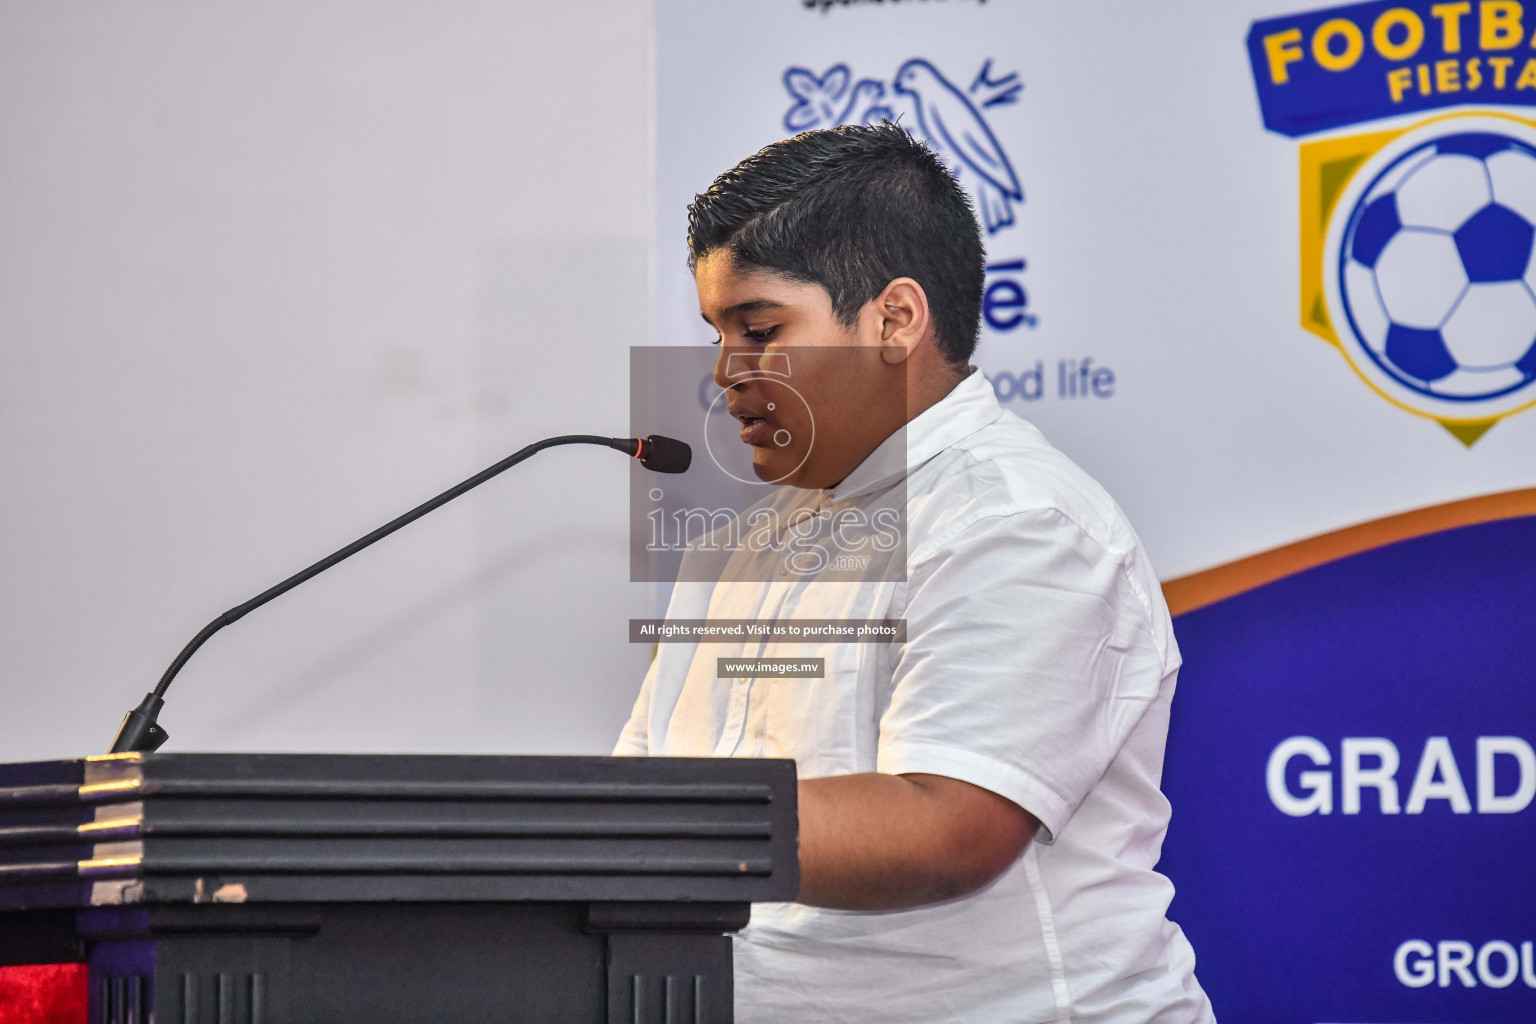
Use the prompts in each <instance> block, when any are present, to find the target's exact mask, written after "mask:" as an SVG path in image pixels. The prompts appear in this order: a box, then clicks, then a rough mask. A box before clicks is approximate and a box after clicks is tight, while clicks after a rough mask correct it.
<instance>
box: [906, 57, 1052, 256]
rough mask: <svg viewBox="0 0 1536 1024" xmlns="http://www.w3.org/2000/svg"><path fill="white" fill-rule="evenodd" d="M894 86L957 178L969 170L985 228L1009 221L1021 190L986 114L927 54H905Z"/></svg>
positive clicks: (1021, 196)
mask: <svg viewBox="0 0 1536 1024" xmlns="http://www.w3.org/2000/svg"><path fill="white" fill-rule="evenodd" d="M894 84H895V88H896V91H897V92H899V93H902V94H904V95H907V96H910V97H912V101H913V104H914V105H915V106H916V108H917V122H918V127H919V128H920V129H921V130H922V133H923V135H924V137H925V138H926V140H927V142H928V144H929V145H931V146H933V148H934V149H935V150H937V151H938V153H939V156H940V157H942V158H943V159H944V160H945V161H946V162H948V163H949V164H950V166H951V169H952V170H953V171H954V172H955V176H956V177H957V178H959V177H963V175H964V173H965V172H969V173H970V174H971V175H972V176H974V177H975V178H976V179H977V180H976V182H975V189H976V199H977V202H978V204H979V205H980V206H981V215H982V220H983V222H984V223H985V224H986V226H987V232H988V233H989V234H992V233H995V232H997V231H998V230H999V229H1001V228H1005V227H1007V226H1008V225H1010V224H1012V223H1013V204H1014V203H1022V202H1023V201H1024V190H1023V189H1022V188H1020V187H1019V179H1018V176H1017V175H1015V174H1014V173H1013V165H1012V164H1010V163H1009V162H1008V157H1007V155H1006V154H1005V153H1004V152H1003V147H1002V146H1000V145H998V143H997V139H996V138H995V137H993V135H992V129H991V128H989V127H987V122H986V120H985V119H984V118H983V117H982V116H981V114H980V112H979V111H977V109H976V107H975V105H974V104H972V103H971V101H970V99H969V98H968V97H967V96H966V95H965V93H963V92H961V91H960V90H959V89H957V88H955V87H954V86H953V85H951V84H950V83H949V81H948V80H947V79H945V77H944V76H943V75H941V74H939V71H938V69H937V68H935V67H934V66H933V65H932V64H930V63H928V62H927V61H925V60H909V61H907V62H906V63H905V64H903V65H902V66H901V68H900V70H898V71H897V72H896V79H895V83H894Z"/></svg>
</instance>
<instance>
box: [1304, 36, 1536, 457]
mask: <svg viewBox="0 0 1536 1024" xmlns="http://www.w3.org/2000/svg"><path fill="white" fill-rule="evenodd" d="M1533 45H1536V44H1533ZM1465 113H1466V112H1465V111H1457V112H1455V113H1449V114H1442V115H1440V116H1437V117H1430V118H1426V119H1424V120H1422V121H1418V122H1415V123H1413V124H1409V125H1405V126H1404V127H1402V128H1397V129H1393V130H1390V131H1381V132H1368V133H1366V134H1363V135H1346V136H1342V137H1336V138H1327V139H1320V140H1318V141H1315V142H1304V143H1302V144H1301V146H1300V149H1299V151H1298V157H1299V163H1300V166H1299V177H1300V182H1301V197H1300V198H1301V209H1300V220H1301V246H1300V255H1301V275H1300V282H1301V296H1300V298H1301V309H1300V312H1301V326H1302V327H1304V328H1305V329H1307V330H1308V331H1310V332H1312V333H1313V334H1315V335H1317V336H1318V337H1319V338H1322V339H1323V340H1324V341H1326V342H1328V344H1330V345H1332V346H1333V347H1334V348H1337V349H1338V350H1339V351H1340V353H1341V354H1343V352H1344V342H1343V340H1342V339H1341V338H1340V337H1339V333H1338V330H1337V329H1336V328H1335V327H1334V324H1333V319H1332V317H1331V316H1329V313H1328V296H1327V290H1326V286H1325V284H1324V275H1325V274H1326V273H1327V269H1328V268H1327V267H1326V265H1325V264H1326V262H1327V261H1326V259H1325V254H1324V249H1325V247H1326V244H1327V238H1328V228H1329V225H1330V224H1331V223H1332V221H1333V216H1334V211H1335V209H1336V208H1337V206H1338V204H1339V199H1340V198H1341V197H1342V196H1343V194H1344V191H1345V189H1346V188H1347V187H1348V186H1349V183H1350V181H1351V180H1352V179H1353V178H1354V176H1355V173H1356V172H1357V171H1358V170H1359V169H1360V167H1361V166H1362V165H1363V164H1365V162H1366V161H1368V160H1369V159H1370V158H1371V157H1372V156H1374V155H1375V154H1377V153H1378V152H1380V151H1381V150H1382V149H1383V148H1384V147H1386V146H1387V145H1388V144H1390V143H1391V142H1392V141H1393V140H1394V139H1397V138H1400V137H1401V136H1403V135H1406V134H1407V133H1408V132H1410V131H1414V130H1416V129H1418V128H1420V127H1422V126H1424V125H1426V124H1430V123H1432V122H1435V121H1443V120H1449V119H1452V118H1456V117H1462V116H1465ZM1498 116H1501V117H1505V118H1508V119H1509V120H1512V121H1519V122H1521V123H1523V124H1527V125H1530V126H1532V127H1536V121H1532V120H1528V119H1526V118H1517V117H1511V116H1510V115H1509V114H1507V113H1505V112H1503V111H1500V112H1498ZM1350 366H1351V368H1352V369H1353V368H1354V364H1353V362H1351V363H1350ZM1356 373H1357V374H1358V375H1359V376H1360V377H1361V379H1362V380H1364V381H1365V383H1366V384H1368V385H1369V386H1370V388H1371V390H1373V391H1375V392H1376V393H1377V394H1378V395H1380V396H1381V397H1382V398H1385V399H1386V400H1387V401H1389V402H1391V403H1392V404H1393V405H1395V406H1397V407H1398V408H1400V409H1403V410H1404V411H1406V412H1411V413H1413V414H1414V415H1417V416H1424V415H1426V414H1425V413H1423V412H1421V411H1419V410H1417V409H1414V408H1412V407H1411V406H1408V405H1405V404H1403V403H1402V402H1400V401H1398V400H1397V399H1395V398H1393V397H1392V396H1391V395H1389V394H1387V393H1385V392H1384V391H1382V390H1381V388H1380V387H1378V386H1377V385H1376V384H1375V383H1373V382H1372V381H1371V380H1370V379H1369V378H1367V377H1365V376H1364V375H1363V374H1360V373H1359V370H1358V369H1356ZM1514 411H1519V410H1514ZM1511 414H1512V413H1505V414H1504V415H1511ZM1429 418H1431V419H1434V420H1435V422H1437V423H1439V424H1440V425H1441V426H1442V427H1444V428H1445V429H1446V430H1447V431H1449V432H1450V434H1451V435H1452V436H1453V437H1455V438H1456V439H1457V440H1458V441H1460V442H1461V443H1462V444H1464V445H1466V446H1467V447H1468V448H1470V447H1472V445H1473V444H1475V443H1476V442H1477V440H1478V439H1479V438H1481V437H1482V436H1483V435H1484V434H1486V433H1487V432H1488V431H1489V430H1490V429H1492V428H1493V425H1494V424H1495V423H1497V422H1498V421H1499V420H1500V419H1502V418H1503V416H1494V417H1491V418H1490V417H1485V418H1482V419H1471V420H1455V419H1442V418H1440V417H1434V416H1432V417H1429Z"/></svg>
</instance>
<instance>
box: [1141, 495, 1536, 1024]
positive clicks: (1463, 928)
mask: <svg viewBox="0 0 1536 1024" xmlns="http://www.w3.org/2000/svg"><path fill="white" fill-rule="evenodd" d="M1533 623H1536V517H1527V518H1523V519H1515V520H1508V521H1504V522H1494V523H1485V524H1482V525H1476V526H1467V527H1463V528H1460V529H1454V530H1448V531H1445V532H1442V533H1437V534H1431V535H1429V536H1425V537H1419V538H1416V539H1414V540H1408V541H1402V542H1399V543H1397V544H1393V545H1390V546H1388V547H1383V548H1378V549H1376V550H1371V551H1366V552H1363V553H1361V554H1357V555H1354V556H1351V557H1349V558H1345V559H1342V560H1340V561H1336V562H1333V563H1330V564H1326V565H1321V566H1318V567H1317V568H1314V569H1311V570H1308V571H1306V572H1302V573H1299V574H1297V575H1294V576H1291V577H1288V578H1285V579H1281V580H1278V581H1276V582H1273V583H1270V584H1267V585H1265V586H1261V587H1258V588H1256V589H1254V590H1250V591H1248V592H1246V593H1242V594H1239V595H1237V596H1235V597H1231V598H1228V599H1227V600H1224V601H1220V602H1218V603H1216V604H1213V605H1210V606H1208V607H1205V608H1201V609H1199V610H1196V611H1192V612H1188V613H1186V614H1184V615H1181V616H1179V618H1178V619H1177V620H1176V622H1175V628H1176V630H1177V632H1178V638H1179V644H1180V646H1181V648H1182V650H1183V653H1184V669H1183V671H1182V672H1181V673H1180V677H1179V690H1178V696H1177V698H1176V699H1175V701H1174V717H1173V721H1172V725H1171V728H1170V732H1169V738H1168V759H1167V766H1166V770H1165V774H1164V790H1165V791H1166V792H1167V794H1168V797H1169V799H1170V800H1171V801H1172V803H1173V808H1174V817H1173V823H1172V826H1171V828H1170V831H1169V833H1168V840H1167V843H1166V845H1165V847H1164V855H1163V860H1162V863H1161V864H1160V865H1159V870H1161V871H1164V872H1165V873H1167V875H1168V876H1169V877H1170V878H1172V879H1173V881H1174V884H1175V885H1176V886H1177V888H1178V895H1177V896H1176V897H1175V899H1174V901H1173V905H1172V907H1171V909H1170V911H1169V916H1170V917H1171V918H1172V919H1173V920H1174V921H1177V922H1178V923H1179V925H1180V926H1181V927H1183V929H1184V930H1185V932H1186V933H1187V934H1188V936H1189V939H1190V942H1191V943H1192V944H1193V945H1194V947H1195V950H1196V951H1197V953H1198V958H1199V963H1198V968H1197V969H1198V972H1199V977H1200V982H1201V984H1202V985H1204V986H1205V989H1206V991H1207V992H1208V993H1209V994H1210V997H1211V1001H1212V1004H1213V1005H1214V1007H1215V1010H1216V1016H1217V1019H1218V1020H1225V1021H1242V1022H1244V1024H1315V1022H1317V1021H1415V1022H1420V1024H1429V1022H1456V1024H1478V1022H1483V1024H1494V1022H1500V1024H1511V1022H1513V1021H1516V1020H1532V1019H1536V884H1533V881H1532V868H1533V866H1536V855H1533V851H1536V802H1533V795H1536V753H1533V750H1532V743H1533V742H1536V687H1533V686H1532V685H1531V680H1532V666H1533V665H1536V628H1533V625H1532V624H1533Z"/></svg>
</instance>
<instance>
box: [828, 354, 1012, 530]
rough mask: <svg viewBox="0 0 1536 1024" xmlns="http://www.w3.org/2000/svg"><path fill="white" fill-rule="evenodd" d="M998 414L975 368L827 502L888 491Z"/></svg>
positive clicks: (834, 490)
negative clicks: (887, 488) (884, 488)
mask: <svg viewBox="0 0 1536 1024" xmlns="http://www.w3.org/2000/svg"><path fill="white" fill-rule="evenodd" d="M1002 414H1003V408H1002V406H1000V405H998V404H997V394H996V392H994V391H993V390H992V384H991V383H990V382H989V381H988V380H987V378H986V377H984V376H982V374H981V371H980V370H978V369H976V367H974V366H973V367H971V368H970V374H969V375H968V376H966V377H965V379H964V380H962V381H960V383H959V384H956V385H955V387H954V390H952V391H951V392H950V393H949V394H947V395H945V396H944V397H943V398H941V399H939V401H937V402H935V403H934V404H933V405H931V406H929V407H928V408H926V409H924V410H923V411H922V412H920V413H918V414H917V415H916V416H915V417H913V419H912V420H911V422H909V423H908V424H907V425H906V426H905V427H904V428H902V429H901V430H898V431H896V433H894V434H892V435H891V436H890V437H888V438H886V439H885V440H884V441H882V442H881V443H880V446H879V447H878V448H876V449H875V450H874V451H872V452H870V453H869V456H868V457H867V458H865V460H864V461H863V462H861V463H859V465H858V466H857V467H856V468H855V469H854V471H853V472H852V473H849V474H848V477H847V479H845V480H844V481H843V482H842V483H840V484H838V485H837V486H836V487H831V488H828V489H827V490H826V491H824V492H823V493H824V495H825V496H826V498H827V499H828V500H832V499H843V498H852V497H855V496H857V495H860V494H866V493H868V492H870V491H875V490H879V489H880V488H882V487H887V486H889V485H890V484H892V483H894V482H896V481H897V480H898V479H900V478H901V477H902V476H904V475H906V474H907V473H910V472H912V471H913V470H915V469H916V468H917V467H919V466H921V465H922V464H923V463H925V462H927V461H928V460H929V459H931V458H933V457H934V456H935V455H937V454H939V453H940V452H942V451H944V450H945V449H946V448H948V447H950V446H951V445H953V444H955V443H956V442H957V441H960V440H961V439H963V438H966V437H969V436H971V435H972V434H974V433H976V431H978V430H980V429H981V428H982V427H985V426H987V425H988V424H991V423H995V422H996V421H997V419H998V418H999V417H1000V416H1002Z"/></svg>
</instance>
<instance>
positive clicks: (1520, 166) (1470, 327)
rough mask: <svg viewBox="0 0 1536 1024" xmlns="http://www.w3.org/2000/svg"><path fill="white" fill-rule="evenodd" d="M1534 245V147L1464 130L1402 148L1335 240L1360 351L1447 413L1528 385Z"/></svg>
mask: <svg viewBox="0 0 1536 1024" xmlns="http://www.w3.org/2000/svg"><path fill="white" fill-rule="evenodd" d="M1533 243H1536V147H1533V146H1532V145H1530V144H1529V143H1527V142H1524V141H1522V140H1519V139H1516V138H1513V137H1511V136H1509V135H1505V134H1503V133H1501V132H1497V131H1462V132H1459V133H1456V134H1449V135H1441V136H1440V137H1438V138H1433V139H1430V140H1429V141H1425V142H1421V143H1420V144H1419V145H1417V146H1414V147H1413V148H1411V149H1408V150H1407V151H1406V152H1403V153H1402V154H1400V155H1399V156H1397V158H1396V159H1395V160H1393V161H1392V162H1391V163H1390V164H1388V165H1387V166H1386V167H1385V168H1383V169H1382V170H1381V171H1380V173H1378V174H1377V175H1376V178H1375V179H1374V180H1373V181H1371V183H1370V184H1369V185H1368V186H1366V188H1365V190H1364V191H1363V192H1362V193H1361V194H1360V198H1359V199H1358V200H1356V202H1355V204H1354V207H1353V209H1352V211H1351V213H1350V217H1349V221H1348V223H1347V226H1346V227H1345V229H1344V233H1343V237H1342V241H1341V244H1340V246H1339V281H1338V288H1339V294H1340V297H1341V298H1342V301H1343V305H1344V311H1345V313H1346V314H1347V316H1348V318H1349V322H1350V326H1351V327H1353V328H1354V333H1355V336H1356V337H1357V338H1359V339H1360V342H1361V345H1362V347H1363V349H1364V354H1365V355H1366V356H1367V357H1368V358H1369V360H1370V361H1371V362H1372V363H1374V364H1375V366H1376V367H1377V368H1379V370H1380V371H1381V374H1382V375H1384V376H1385V377H1386V378H1389V379H1390V380H1392V381H1394V382H1395V383H1397V384H1398V385H1399V386H1401V387H1402V388H1406V389H1408V391H1410V392H1414V393H1417V394H1418V395H1420V396H1424V397H1425V398H1428V399H1431V400H1438V401H1437V402H1435V403H1434V404H1436V405H1437V406H1438V407H1440V408H1445V406H1443V405H1440V403H1461V404H1462V405H1463V407H1464V408H1465V410H1466V412H1465V415H1466V416H1469V417H1471V416H1476V415H1477V414H1478V409H1477V408H1476V406H1477V403H1482V402H1488V401H1490V400H1497V399H1501V398H1506V400H1507V396H1512V395H1513V393H1514V392H1517V391H1520V390H1522V389H1524V388H1526V387H1527V386H1528V385H1530V384H1531V383H1532V381H1533V380H1536V264H1533V260H1532V253H1533V248H1536V245H1533ZM1354 361H1355V362H1357V364H1358V362H1359V360H1354ZM1373 376H1375V375H1373ZM1533 391H1536V389H1533ZM1499 404H1503V403H1499Z"/></svg>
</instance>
